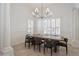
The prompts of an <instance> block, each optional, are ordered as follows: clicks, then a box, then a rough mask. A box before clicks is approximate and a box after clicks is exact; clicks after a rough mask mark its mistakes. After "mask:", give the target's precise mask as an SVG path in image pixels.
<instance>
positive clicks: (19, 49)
mask: <svg viewBox="0 0 79 59" xmlns="http://www.w3.org/2000/svg"><path fill="white" fill-rule="evenodd" d="M41 50H42V51H41V52H39V51H38V50H37V49H36V50H35V51H34V50H33V47H31V48H30V49H28V47H26V48H25V47H24V44H19V45H16V46H14V54H15V56H50V49H48V50H46V54H43V49H41ZM52 53H53V56H66V52H65V48H64V47H60V49H59V51H58V52H57V53H54V52H52ZM67 56H79V49H78V48H72V47H71V46H69V48H68V55H67Z"/></svg>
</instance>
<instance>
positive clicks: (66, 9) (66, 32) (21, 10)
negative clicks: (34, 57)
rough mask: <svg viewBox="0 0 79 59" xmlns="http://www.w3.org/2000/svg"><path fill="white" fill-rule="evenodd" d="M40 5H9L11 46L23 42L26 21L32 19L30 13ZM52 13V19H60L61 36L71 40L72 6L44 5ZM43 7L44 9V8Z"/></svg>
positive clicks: (72, 32) (72, 31)
mask: <svg viewBox="0 0 79 59" xmlns="http://www.w3.org/2000/svg"><path fill="white" fill-rule="evenodd" d="M36 7H38V8H40V4H11V11H10V12H11V37H12V38H11V39H12V45H15V44H19V43H21V42H24V37H25V33H26V31H27V29H26V27H27V25H26V21H27V19H34V18H33V17H32V15H31V12H32V11H33V10H34V8H36ZM45 7H49V8H50V10H52V12H53V17H55V18H61V35H63V36H65V37H67V38H69V41H72V40H73V36H74V30H72V29H73V28H74V27H73V7H74V6H73V4H46V5H45ZM45 7H44V8H45Z"/></svg>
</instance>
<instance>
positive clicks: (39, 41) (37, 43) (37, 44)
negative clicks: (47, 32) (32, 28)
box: [32, 37, 42, 52]
mask: <svg viewBox="0 0 79 59" xmlns="http://www.w3.org/2000/svg"><path fill="white" fill-rule="evenodd" d="M41 44H42V39H41V38H39V37H34V38H33V42H32V45H33V47H34V51H35V49H36V47H37V48H38V50H39V52H40V51H41Z"/></svg>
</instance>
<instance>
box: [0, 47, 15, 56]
mask: <svg viewBox="0 0 79 59" xmlns="http://www.w3.org/2000/svg"><path fill="white" fill-rule="evenodd" d="M1 55H2V56H13V55H14V50H13V48H12V47H6V48H3V49H1Z"/></svg>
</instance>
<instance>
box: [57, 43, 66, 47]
mask: <svg viewBox="0 0 79 59" xmlns="http://www.w3.org/2000/svg"><path fill="white" fill-rule="evenodd" d="M58 45H59V46H64V47H66V46H67V45H66V43H64V42H59V43H58Z"/></svg>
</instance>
